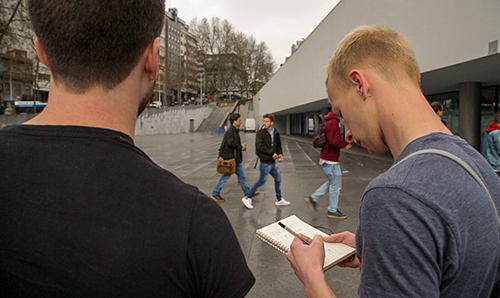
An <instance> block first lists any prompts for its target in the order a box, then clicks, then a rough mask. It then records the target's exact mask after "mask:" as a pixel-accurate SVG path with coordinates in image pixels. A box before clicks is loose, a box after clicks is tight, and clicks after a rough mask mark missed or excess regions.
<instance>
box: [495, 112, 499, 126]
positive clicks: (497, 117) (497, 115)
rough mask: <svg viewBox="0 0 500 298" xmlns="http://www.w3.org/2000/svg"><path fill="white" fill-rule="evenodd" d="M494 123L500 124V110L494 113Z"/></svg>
mask: <svg viewBox="0 0 500 298" xmlns="http://www.w3.org/2000/svg"><path fill="white" fill-rule="evenodd" d="M494 117H495V123H498V124H500V110H499V111H497V112H496V113H495V116H494Z"/></svg>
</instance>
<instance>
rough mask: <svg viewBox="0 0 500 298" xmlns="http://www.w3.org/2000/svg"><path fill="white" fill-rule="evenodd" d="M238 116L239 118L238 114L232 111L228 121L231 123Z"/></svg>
mask: <svg viewBox="0 0 500 298" xmlns="http://www.w3.org/2000/svg"><path fill="white" fill-rule="evenodd" d="M238 118H241V115H240V114H238V113H232V114H231V116H229V123H231V124H233V122H234V121H236V120H238Z"/></svg>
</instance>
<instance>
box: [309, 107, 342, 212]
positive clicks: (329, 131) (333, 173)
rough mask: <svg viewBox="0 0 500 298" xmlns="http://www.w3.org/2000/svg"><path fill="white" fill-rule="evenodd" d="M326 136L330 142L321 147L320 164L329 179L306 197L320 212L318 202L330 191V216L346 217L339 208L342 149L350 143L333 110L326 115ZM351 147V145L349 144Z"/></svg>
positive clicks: (311, 206)
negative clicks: (342, 131)
mask: <svg viewBox="0 0 500 298" xmlns="http://www.w3.org/2000/svg"><path fill="white" fill-rule="evenodd" d="M324 119H325V121H326V125H325V136H326V138H327V140H328V143H327V144H326V145H325V147H323V148H322V149H321V156H320V159H319V164H320V165H322V166H323V172H325V175H326V177H328V181H326V182H325V183H323V185H321V186H320V187H319V188H318V189H317V190H316V191H315V192H314V193H313V194H312V195H310V196H308V197H307V198H305V200H306V202H307V204H308V205H309V208H311V210H313V211H314V212H318V209H317V208H316V203H317V202H318V200H319V198H320V197H321V196H323V195H325V194H327V193H330V204H329V205H328V215H327V216H328V218H336V219H344V218H347V215H345V214H343V213H342V212H340V210H339V209H338V204H339V195H340V189H341V188H342V172H341V170H340V162H339V156H340V149H341V148H344V147H347V146H348V145H349V143H347V141H346V140H344V139H343V138H342V137H341V136H340V127H339V122H340V120H339V118H337V116H335V115H334V114H333V113H332V112H329V113H328V114H326V115H325V118H324ZM349 147H350V145H349Z"/></svg>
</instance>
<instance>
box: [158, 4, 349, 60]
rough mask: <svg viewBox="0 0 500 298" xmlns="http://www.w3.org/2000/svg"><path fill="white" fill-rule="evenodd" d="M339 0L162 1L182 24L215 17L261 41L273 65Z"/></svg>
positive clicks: (308, 32)
mask: <svg viewBox="0 0 500 298" xmlns="http://www.w3.org/2000/svg"><path fill="white" fill-rule="evenodd" d="M339 1H340V0H306V1H304V0H166V1H165V3H166V6H167V8H170V7H175V8H177V9H178V14H179V18H181V19H183V20H184V21H185V22H186V23H188V24H189V22H190V21H191V20H192V19H194V18H198V19H200V20H201V19H203V18H204V17H206V18H207V19H209V20H210V19H211V18H212V17H219V18H220V19H226V20H228V21H229V22H230V23H231V24H232V25H233V26H234V27H235V29H236V30H237V31H238V32H243V33H245V34H246V35H248V36H250V35H253V36H254V37H255V38H256V39H257V42H261V41H263V42H265V43H266V44H267V46H268V47H269V49H270V50H271V54H272V55H273V57H274V60H275V61H276V63H277V65H279V64H281V63H283V62H285V57H288V56H290V53H291V46H292V44H294V43H295V42H296V41H297V40H301V39H302V38H306V37H307V36H308V35H309V34H310V33H311V32H312V31H313V30H314V28H316V26H318V25H319V23H320V22H321V21H322V20H323V19H324V18H325V17H326V16H327V15H328V13H330V11H331V10H332V9H333V8H334V7H335V5H336V4H337V3H338V2H339Z"/></svg>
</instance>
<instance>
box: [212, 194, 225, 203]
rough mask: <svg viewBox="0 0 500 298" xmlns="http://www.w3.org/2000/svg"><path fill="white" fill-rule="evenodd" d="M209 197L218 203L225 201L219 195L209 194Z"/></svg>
mask: <svg viewBox="0 0 500 298" xmlns="http://www.w3.org/2000/svg"><path fill="white" fill-rule="evenodd" d="M211 198H212V199H214V201H216V202H219V203H222V202H225V201H226V200H224V199H223V198H222V197H221V196H220V195H215V196H211Z"/></svg>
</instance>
